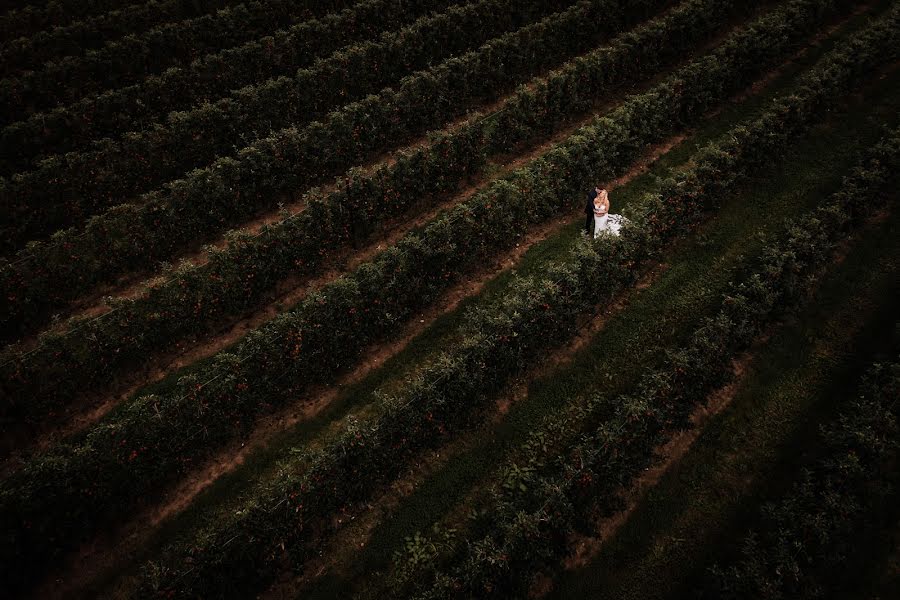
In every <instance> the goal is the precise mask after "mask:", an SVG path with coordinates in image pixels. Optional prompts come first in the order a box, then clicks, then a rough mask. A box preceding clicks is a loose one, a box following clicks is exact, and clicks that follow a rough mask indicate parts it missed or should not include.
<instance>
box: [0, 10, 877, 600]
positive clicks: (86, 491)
mask: <svg viewBox="0 0 900 600" xmlns="http://www.w3.org/2000/svg"><path fill="white" fill-rule="evenodd" d="M822 6H824V2H823V1H819V2H813V1H811V0H802V1H801V0H798V1H797V2H794V3H792V4H791V6H790V8H788V9H786V10H782V11H776V12H775V13H773V14H772V15H770V16H769V17H767V18H765V19H763V20H761V21H759V22H757V23H755V24H754V25H752V26H750V27H749V28H746V29H744V30H742V32H741V33H740V34H736V36H734V37H732V38H730V40H729V42H726V45H725V48H724V50H723V51H720V52H718V53H714V54H710V55H708V56H706V57H705V58H703V59H700V60H698V61H696V62H694V63H692V64H691V65H689V66H688V67H685V69H683V70H681V71H679V73H678V76H677V77H675V78H672V79H670V80H669V81H667V82H666V83H664V84H661V86H659V87H657V88H655V89H654V90H653V91H652V92H650V93H648V94H646V95H641V96H639V97H636V98H635V99H634V100H633V101H631V102H628V103H627V104H626V105H625V106H623V107H622V108H621V109H620V110H618V111H616V112H615V113H613V114H612V115H610V116H609V117H608V118H603V119H600V120H598V121H597V122H596V123H595V124H594V125H593V126H591V127H588V128H584V129H582V130H581V131H580V132H579V134H578V135H576V136H573V137H572V138H571V139H570V141H569V142H568V143H567V144H565V145H563V146H560V147H558V148H556V149H555V150H553V151H551V152H550V153H549V154H548V155H547V157H546V158H545V159H541V160H538V161H535V162H534V163H533V164H532V165H531V166H529V167H528V168H524V169H522V170H520V171H519V172H517V173H516V174H515V175H514V176H513V177H511V178H508V179H506V180H502V181H499V182H497V183H496V184H495V185H494V186H492V187H491V188H490V189H489V190H486V191H485V192H484V193H482V194H480V195H478V196H476V197H475V198H473V199H472V200H470V201H469V202H467V203H465V204H464V205H461V206H459V207H457V208H456V209H454V210H453V211H451V212H450V213H449V214H446V215H444V216H442V217H441V218H439V219H438V220H436V221H435V222H434V223H432V224H431V225H430V226H429V227H428V228H426V229H425V230H424V231H422V232H421V234H412V235H410V236H408V237H407V238H406V239H405V240H404V241H402V242H400V243H399V244H398V245H397V246H395V247H393V248H391V249H389V250H388V251H386V252H385V253H384V254H382V255H381V256H380V257H379V258H377V259H376V260H375V261H373V262H371V263H367V264H364V265H362V266H361V267H360V268H358V269H357V270H356V271H355V272H354V274H353V275H351V276H347V277H343V278H341V279H339V280H337V281H335V282H333V283H331V284H329V285H328V286H326V287H325V288H323V289H321V290H320V291H318V292H316V293H313V294H312V295H311V296H309V297H308V298H307V299H305V300H304V301H303V302H302V303H301V305H300V306H299V307H298V308H296V309H295V310H293V311H291V312H288V313H284V314H282V315H280V316H279V317H277V318H276V319H275V320H274V321H272V322H271V323H270V324H269V325H267V326H266V327H264V328H262V329H260V330H258V331H256V332H254V333H252V334H250V335H249V336H248V337H247V338H246V339H245V340H244V341H243V342H241V343H240V344H239V345H238V346H236V347H235V348H234V349H233V350H232V351H230V352H222V353H220V354H219V355H217V356H216V357H215V358H213V359H212V360H211V361H210V362H209V363H208V364H207V365H205V366H199V367H198V368H197V369H196V370H193V371H192V373H191V374H189V375H186V376H184V377H182V378H181V379H180V380H179V381H178V384H177V385H176V386H175V387H174V388H173V389H172V390H171V391H170V392H168V393H166V394H163V395H153V394H151V395H147V396H142V397H139V398H136V399H135V400H133V401H130V402H127V403H126V404H124V405H122V406H120V407H119V408H118V409H117V410H116V411H115V412H114V413H113V414H111V415H109V416H108V417H107V418H106V419H104V421H103V422H101V423H99V424H98V425H96V426H94V427H92V428H91V429H90V430H89V431H86V432H83V433H81V434H79V435H77V436H75V437H74V438H72V439H69V440H67V441H66V442H63V443H60V444H59V445H58V446H56V447H54V448H53V449H51V450H49V451H48V452H46V453H43V454H41V455H39V456H37V457H35V458H34V459H33V460H32V461H30V462H29V464H28V465H26V467H25V468H23V469H22V470H21V471H19V472H17V473H15V474H13V475H11V476H10V477H9V478H7V479H6V480H5V481H4V482H3V484H2V490H0V507H2V508H0V515H2V518H3V519H5V520H6V521H5V523H4V525H5V526H4V530H5V531H9V532H11V535H12V536H13V538H12V539H11V540H10V542H11V543H10V544H8V545H5V546H4V548H16V549H17V552H16V553H15V554H14V555H6V554H7V553H6V552H5V551H4V556H3V561H0V562H2V564H3V565H4V569H8V573H4V574H5V575H6V576H7V578H8V579H11V578H13V576H15V578H14V579H17V580H20V579H21V578H22V577H28V574H29V572H30V571H29V569H32V568H34V567H33V565H41V564H47V561H49V560H51V559H52V558H53V557H54V556H58V554H59V553H60V552H61V551H63V550H64V549H66V548H70V547H71V543H72V540H74V539H78V538H80V537H82V536H83V535H85V534H87V533H88V532H91V531H95V530H96V529H97V528H98V526H99V525H100V524H101V523H104V522H108V519H110V518H116V517H120V516H121V515H123V514H124V513H126V512H127V510H128V507H129V506H131V505H132V504H133V502H134V501H135V500H136V499H137V498H139V497H143V496H145V495H146V494H147V493H150V492H152V491H153V490H158V489H159V488H160V486H161V485H163V484H165V483H166V482H169V481H172V480H173V479H175V478H177V477H179V476H180V475H181V474H183V473H184V472H185V471H187V470H188V469H189V468H190V466H191V464H194V463H195V462H196V461H197V460H199V459H202V458H203V457H204V456H207V455H209V453H211V452H213V451H214V450H215V449H216V448H217V447H220V446H221V445H222V444H223V443H225V442H226V441H227V440H230V439H234V437H235V436H237V435H240V433H241V432H242V431H243V430H245V429H246V428H248V427H250V426H252V424H253V423H254V421H255V420H256V418H257V417H258V415H259V414H260V412H261V411H264V410H267V407H272V406H276V405H279V404H281V403H283V402H284V401H285V400H287V399H290V398H295V397H296V395H297V393H298V392H299V391H301V390H303V389H306V386H308V385H309V384H310V383H315V382H317V381H321V380H327V379H330V377H331V375H332V374H333V373H335V372H336V371H337V370H339V369H341V368H344V367H345V366H346V364H347V363H348V362H350V361H352V360H353V359H354V358H356V357H357V356H358V354H359V352H360V350H361V349H362V348H363V347H365V346H366V345H368V344H369V343H371V342H372V341H374V340H376V339H379V338H383V337H384V336H385V335H388V334H390V332H391V331H393V330H394V329H395V328H396V325H397V324H398V323H400V322H402V321H403V320H405V319H406V318H407V317H408V316H409V315H410V314H411V313H413V312H414V311H416V310H419V309H420V308H421V307H422V306H423V305H425V304H427V303H428V302H429V301H431V300H432V299H433V298H434V297H436V296H437V295H438V294H439V293H441V291H443V290H445V289H446V287H447V285H449V283H450V282H452V281H453V280H455V279H458V277H459V276H460V274H461V271H462V270H464V269H465V270H468V269H471V268H472V267H473V266H474V265H476V264H478V262H479V260H481V259H483V257H484V256H485V255H487V254H490V253H493V252H496V251H498V250H501V249H503V248H507V247H509V246H510V245H511V244H512V243H514V241H515V240H514V238H513V237H512V236H510V235H509V234H508V231H509V226H510V225H511V224H510V219H512V218H513V217H512V215H513V214H515V215H516V217H515V218H516V219H517V220H519V221H521V220H522V219H527V220H529V221H531V222H539V221H542V220H544V219H546V218H548V217H549V216H550V215H551V214H552V213H553V212H558V211H559V210H560V209H562V208H566V207H568V206H569V205H570V202H571V200H570V199H571V198H572V197H573V196H575V195H576V194H577V192H578V190H579V189H580V187H581V182H583V181H585V180H588V179H592V178H593V177H597V176H599V177H606V176H610V175H613V174H615V173H616V172H620V171H621V170H622V169H624V168H625V167H626V166H627V164H628V163H629V162H630V161H631V160H632V159H633V157H634V156H635V155H636V154H637V153H639V152H640V149H641V148H642V147H643V146H644V145H645V144H646V143H648V142H652V141H653V140H655V139H658V138H659V137H660V136H661V135H665V134H666V133H667V132H669V131H671V129H672V128H673V127H674V126H675V124H676V123H680V122H683V121H684V120H690V119H692V118H693V119H696V118H697V117H698V116H699V114H700V113H701V112H702V111H703V110H704V109H705V108H708V107H709V106H711V105H713V104H715V103H716V102H719V101H721V100H722V98H723V97H724V96H725V95H726V94H728V92H729V91H731V90H734V89H736V88H738V87H740V86H741V82H742V81H746V77H747V76H748V75H751V74H753V73H758V72H759V71H760V70H761V69H763V68H764V67H765V65H766V64H770V63H771V62H772V61H775V60H777V59H779V58H783V57H784V55H785V54H786V52H787V48H788V47H789V45H790V44H788V42H787V40H788V39H789V38H790V37H791V36H790V35H788V34H790V32H791V31H793V30H795V29H798V28H799V29H804V28H806V27H808V22H809V21H815V20H817V19H818V18H819V17H820V16H819V15H817V14H816V12H817V11H816V10H814V8H816V7H817V8H821V7H822ZM811 9H812V10H811ZM880 33H881V37H882V39H880V40H878V41H880V42H882V43H884V42H885V41H886V39H885V38H889V37H890V36H891V35H892V34H894V33H895V32H894V31H893V29H891V28H888V27H885V26H882V27H881V29H880ZM866 39H868V38H866ZM869 41H871V40H869ZM777 47H780V48H781V53H780V56H779V53H778V52H777V51H776V50H774V48H777ZM854 48H855V49H856V50H857V52H856V53H855V55H854V56H853V58H856V59H858V60H857V61H856V63H855V65H854V67H855V68H854V69H846V70H843V71H837V72H835V76H834V78H833V79H834V80H835V82H836V83H838V84H840V83H842V79H847V78H848V75H849V73H848V71H852V72H854V73H855V72H858V70H863V71H864V70H866V69H867V67H871V66H872V63H873V62H876V61H877V60H879V59H882V58H885V55H884V53H882V54H880V55H878V56H872V55H873V54H874V53H875V50H876V49H873V48H871V47H869V46H864V47H861V48H860V47H858V46H854ZM865 50H868V52H865ZM525 189H527V190H528V194H525V195H523V190H525ZM523 198H524V199H525V203H524V204H523ZM512 207H517V208H518V211H517V212H516V211H512V210H511V208H512ZM680 208H681V207H680ZM668 227H669V228H670V229H676V228H675V227H674V226H672V225H671V224H670V225H668ZM677 231H680V229H677V230H676V231H673V232H672V233H673V234H674V233H677ZM645 246H647V244H642V243H638V240H635V244H634V246H633V247H634V249H635V252H639V251H646V250H648V248H646V247H645ZM642 248H643V250H642ZM614 262H615V261H614ZM623 267H624V270H623V271H622V273H621V274H620V277H624V278H626V279H627V278H630V277H633V276H634V272H633V269H631V265H628V264H625V265H623ZM619 280H621V278H620V279H619ZM614 281H617V279H615V278H610V282H614ZM606 285H608V284H606ZM596 289H603V288H602V285H600V286H599V287H598V286H593V287H592V288H591V293H592V294H593V293H594V291H595V290H596ZM549 309H550V307H549V306H548V307H546V308H541V309H540V310H538V311H536V312H537V314H540V315H546V316H547V317H548V318H551V317H552V321H557V320H558V316H559V313H556V312H554V311H552V310H549ZM504 314H506V315H507V317H508V316H509V315H512V314H515V313H513V312H509V313H504ZM505 319H506V317H505V318H504V319H501V320H500V321H498V323H502V322H505ZM514 324H515V325H516V326H522V323H519V321H518V320H515V323H514ZM531 331H532V332H533V333H535V334H537V337H538V338H540V340H542V341H543V342H547V341H549V339H550V337H551V336H550V335H549V332H550V331H553V326H552V322H547V321H546V319H544V318H541V319H538V323H537V324H536V325H535V329H533V330H531ZM501 338H502V339H503V340H507V341H508V340H509V339H510V338H509V337H508V336H498V337H495V338H492V339H493V341H495V342H496V341H499V340H500V339H501ZM515 339H517V340H521V341H523V342H524V340H526V339H532V338H530V337H527V336H522V337H520V338H515ZM497 352H498V347H497V346H496V345H494V347H493V349H492V350H491V351H490V352H489V354H487V355H480V356H482V358H484V357H485V356H490V358H491V361H490V362H491V364H492V365H495V366H496V367H500V366H501V365H506V366H507V367H509V366H511V364H510V363H508V362H506V361H503V360H500V359H499V358H498V354H497ZM467 360H468V359H467ZM473 360H474V358H473ZM464 362H465V361H464ZM512 363H515V364H518V363H516V361H512ZM477 364H478V361H477V360H476V361H475V362H474V363H472V362H468V363H467V364H465V365H462V364H460V365H457V366H459V367H461V368H462V370H461V371H459V373H462V372H466V373H467V375H466V377H464V378H463V380H464V382H463V383H461V384H460V385H461V386H462V387H461V388H456V387H455V386H453V385H446V384H443V385H441V386H440V392H441V393H453V392H454V390H456V389H460V390H462V389H466V390H470V391H471V389H472V388H469V387H468V386H469V384H470V382H471V384H472V385H475V384H476V381H478V382H480V383H482V384H485V385H489V384H490V382H491V381H494V379H495V378H491V377H488V378H487V379H481V378H479V379H477V380H476V379H475V378H472V377H471V375H472V374H473V373H480V372H482V371H481V369H480V368H469V367H470V366H472V365H477ZM451 406H452V405H445V406H444V408H442V409H441V410H445V409H449V408H450V407H451ZM408 410H409V413H408V415H409V416H410V417H412V415H414V414H415V415H419V414H420V413H419V412H418V407H415V410H413V407H408ZM393 414H396V413H393ZM400 414H401V415H402V414H403V413H402V411H401V412H400ZM418 420H419V419H418V417H416V419H415V421H418ZM403 429H407V427H405V426H404V427H400V428H399V429H397V430H393V429H392V431H394V432H395V433H399V432H400V431H401V430H403ZM409 431H410V433H412V431H413V430H411V429H410V430H409ZM416 439H418V436H416ZM361 448H364V449H369V450H371V447H369V446H367V445H363V446H362V447H361ZM401 454H402V451H401V450H400V449H399V446H398V453H397V456H398V457H399V456H400V455H401ZM347 456H349V455H347ZM385 456H387V455H386V454H385V453H382V457H385ZM340 460H343V459H340ZM398 462H399V461H398ZM391 464H394V462H393V461H391ZM373 475H374V474H373ZM335 482H339V483H337V486H338V487H337V488H335V491H336V492H340V490H341V489H342V488H343V487H344V486H345V485H350V486H353V485H357V484H361V483H362V481H361V479H360V478H354V477H349V478H337V479H335V480H334V481H331V480H329V486H330V485H332V484H335ZM329 489H330V488H329ZM339 495H340V494H339ZM333 505H334V500H332V501H330V503H329V502H325V501H324V500H323V502H322V504H321V506H320V508H321V509H322V510H326V509H328V508H329V507H333ZM315 506H319V505H318V504H317V503H315V502H313V503H312V504H311V507H312V508H311V510H312V509H314V507H315ZM316 510H318V509H316ZM285 524H287V521H286V522H285ZM280 527H281V526H280V525H279V526H278V527H276V529H279V528H280ZM257 566H259V565H253V564H252V563H249V562H248V569H250V571H252V572H253V574H252V575H250V571H248V576H250V577H251V579H253V581H258V578H260V577H265V576H266V575H267V572H266V570H260V571H258V572H257V571H256V567H257ZM242 571H243V570H242V569H236V571H235V572H236V573H238V572H242ZM212 595H215V594H212Z"/></svg>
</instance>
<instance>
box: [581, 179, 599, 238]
mask: <svg viewBox="0 0 900 600" xmlns="http://www.w3.org/2000/svg"><path fill="white" fill-rule="evenodd" d="M596 197H597V190H591V191H589V192H588V195H587V204H586V205H585V207H584V215H585V220H584V230H585V233H587V235H588V237H589V238H592V237H594V199H595V198H596Z"/></svg>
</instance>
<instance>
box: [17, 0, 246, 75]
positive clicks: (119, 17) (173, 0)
mask: <svg viewBox="0 0 900 600" xmlns="http://www.w3.org/2000/svg"><path fill="white" fill-rule="evenodd" d="M238 1H239V0H205V1H204V2H197V3H193V2H185V1H184V0H163V1H161V2H157V1H153V2H148V3H147V4H138V5H136V6H128V7H126V8H123V9H119V10H114V11H112V12H108V13H106V14H103V15H98V16H95V17H91V18H88V19H85V20H83V21H77V22H75V23H71V24H69V25H66V26H64V27H54V28H53V29H47V30H44V31H41V32H37V33H31V32H28V31H27V30H26V31H22V32H18V36H17V37H16V39H13V40H10V41H8V42H6V43H4V44H3V45H2V46H0V54H2V55H3V71H2V76H3V77H8V76H10V75H13V74H17V73H20V72H21V71H24V70H27V69H36V68H39V67H40V66H41V65H42V64H44V62H46V61H48V60H50V59H52V58H60V57H63V56H69V55H75V54H81V53H83V52H84V51H85V50H89V49H92V48H98V47H100V46H102V45H103V44H105V43H106V42H108V41H110V40H114V39H117V38H120V37H122V36H124V35H127V34H129V33H137V32H141V31H144V30H146V29H149V28H151V27H154V26H157V25H159V24H161V23H168V22H170V21H180V20H182V19H190V18H196V17H199V16H201V15H204V14H206V13H210V12H215V11H217V10H219V9H220V8H223V7H225V6H229V5H231V4H236V3H237V2H238Z"/></svg>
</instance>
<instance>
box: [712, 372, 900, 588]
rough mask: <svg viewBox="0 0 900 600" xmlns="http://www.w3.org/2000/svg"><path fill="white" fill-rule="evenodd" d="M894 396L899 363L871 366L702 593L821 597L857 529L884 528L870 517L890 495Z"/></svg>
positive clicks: (899, 442) (895, 436)
mask: <svg viewBox="0 0 900 600" xmlns="http://www.w3.org/2000/svg"><path fill="white" fill-rule="evenodd" d="M898 358H900V357H898ZM898 401H900V362H893V363H888V364H875V365H873V366H872V367H871V368H870V369H869V370H868V372H867V373H866V375H865V377H864V378H863V382H862V385H861V387H860V392H859V394H858V396H857V397H856V398H855V399H853V400H852V401H848V402H847V406H846V407H845V408H844V409H843V410H841V412H840V414H839V415H838V416H837V418H835V419H834V421H833V422H831V423H829V424H828V425H827V426H825V427H823V428H822V430H821V432H820V438H821V444H822V446H823V451H822V454H823V456H822V458H820V459H819V460H817V461H816V462H815V463H814V464H813V465H810V466H809V467H808V468H805V469H804V470H803V472H802V473H801V474H800V477H799V481H797V482H796V483H795V484H794V486H793V488H792V489H791V491H790V492H789V493H788V494H787V495H786V496H785V497H784V498H782V499H781V500H779V501H777V502H773V503H770V504H767V505H765V506H764V508H763V510H762V517H763V518H762V523H761V524H760V525H759V526H758V527H757V528H756V529H755V530H753V531H751V532H750V533H749V534H748V535H747V537H745V538H744V540H743V544H742V545H741V552H740V559H739V560H736V561H735V562H734V563H732V564H730V565H728V566H725V567H722V566H719V565H716V566H714V567H713V568H712V569H711V577H710V579H711V582H710V583H709V584H708V585H707V586H706V587H705V588H704V590H703V592H704V593H703V595H702V597H707V598H721V599H723V600H729V599H732V598H735V599H737V598H818V597H823V596H825V595H826V594H827V592H828V591H829V586H828V580H829V579H833V574H834V573H835V571H838V572H845V571H846V560H847V558H848V554H850V553H852V552H854V551H855V550H856V549H858V547H859V545H858V544H854V540H855V539H857V537H858V536H859V534H860V532H865V531H868V532H871V531H873V530H874V529H875V528H878V527H879V526H880V525H883V524H881V523H878V522H876V520H875V519H873V518H872V516H871V515H872V514H877V511H878V508H879V507H880V506H882V505H883V504H884V502H885V500H886V496H889V495H890V494H891V493H893V492H895V490H893V489H891V483H890V482H891V480H892V479H893V480H894V481H896V473H895V472H892V470H893V469H895V467H896V464H897V463H896V459H897V456H898V451H900V426H898V414H897V410H898V408H900V406H898ZM894 498H896V496H894ZM698 597H701V596H700V594H698Z"/></svg>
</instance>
